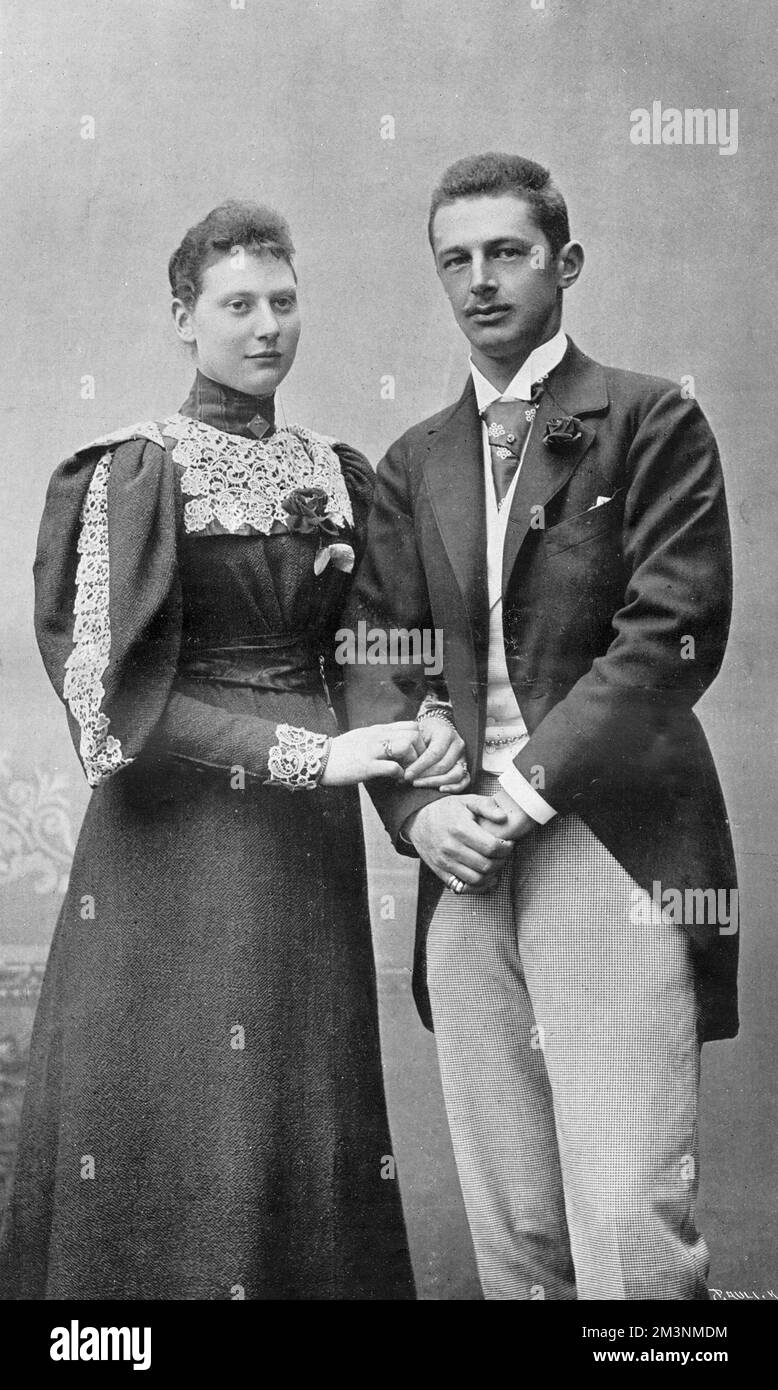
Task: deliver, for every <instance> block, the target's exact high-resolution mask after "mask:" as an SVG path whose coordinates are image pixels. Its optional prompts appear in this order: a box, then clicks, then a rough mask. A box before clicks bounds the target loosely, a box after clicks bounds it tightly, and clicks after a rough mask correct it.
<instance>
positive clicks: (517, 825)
mask: <svg viewBox="0 0 778 1390" xmlns="http://www.w3.org/2000/svg"><path fill="white" fill-rule="evenodd" d="M487 800H490V801H491V802H492V803H493V804H494V805H495V806H496V807H499V809H500V810H501V811H503V812H504V814H505V821H504V822H503V829H501V830H500V835H501V836H502V838H503V839H505V840H514V841H515V840H521V839H523V837H524V836H525V835H529V833H530V831H531V830H537V828H538V823H537V821H536V820H533V819H532V816H528V815H527V813H526V811H522V809H521V807H520V806H519V804H518V802H517V801H514V800H513V797H512V796H509V795H508V793H507V792H506V791H503V789H502V787H498V788H497V791H496V792H495V793H494V795H493V796H491V797H488V798H487ZM489 824H490V822H489V821H487V822H486V823H485V825H484V829H485V830H488V829H489ZM460 877H461V875H460Z"/></svg>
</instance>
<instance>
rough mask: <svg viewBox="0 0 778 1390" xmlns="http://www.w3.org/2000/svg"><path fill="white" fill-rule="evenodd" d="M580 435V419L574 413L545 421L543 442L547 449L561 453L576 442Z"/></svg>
mask: <svg viewBox="0 0 778 1390" xmlns="http://www.w3.org/2000/svg"><path fill="white" fill-rule="evenodd" d="M582 437H583V430H582V429H581V421H580V420H578V419H577V418H576V416H575V415H564V416H557V417H556V418H555V419H554V420H547V421H546V428H545V430H544V432H543V443H544V444H545V446H546V448H547V449H551V450H553V452H554V453H560V454H561V453H563V452H564V450H565V449H570V448H572V446H573V445H574V444H577V443H578V441H579V439H581V438H582Z"/></svg>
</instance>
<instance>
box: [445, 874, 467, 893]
mask: <svg viewBox="0 0 778 1390" xmlns="http://www.w3.org/2000/svg"><path fill="white" fill-rule="evenodd" d="M446 887H447V888H448V889H449V890H450V891H451V892H452V893H464V892H465V890H466V888H467V884H466V883H463V882H462V880H461V878H457V876H456V874H449V876H448V878H447V879H446Z"/></svg>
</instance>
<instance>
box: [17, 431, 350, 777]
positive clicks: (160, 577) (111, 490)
mask: <svg viewBox="0 0 778 1390" xmlns="http://www.w3.org/2000/svg"><path fill="white" fill-rule="evenodd" d="M179 505H180V504H179V501H178V497H177V494H176V490H175V487H174V473H173V469H172V467H171V464H170V460H169V458H168V455H167V453H166V451H165V448H164V444H163V441H162V439H161V438H160V439H159V441H158V442H157V441H155V440H154V439H152V438H149V437H147V436H143V437H131V438H129V439H125V440H123V441H122V442H121V443H119V444H118V445H116V446H115V447H108V448H88V449H85V450H82V451H81V452H80V453H78V454H76V455H74V456H73V457H72V458H70V459H67V460H66V461H65V463H63V464H61V465H60V467H59V468H58V469H57V470H56V472H55V474H54V476H53V478H52V480H51V483H50V484H49V489H48V493H47V497H46V505H45V508H44V513H43V519H42V521H41V527H40V533H39V538H38V550H37V555H36V560H35V567H34V573H35V628H36V635H37V638H38V645H39V647H40V650H41V654H42V656H43V661H44V664H45V666H46V670H47V672H48V675H49V678H50V680H51V682H52V684H53V686H54V688H55V690H56V691H57V694H58V695H59V696H60V699H62V700H63V702H64V703H65V706H66V709H67V714H68V723H69V726H70V730H71V734H72V737H73V742H74V743H75V746H76V750H77V752H78V754H79V757H80V759H81V762H82V764H83V768H84V772H85V773H86V777H87V781H88V782H89V785H90V786H92V787H96V786H98V785H99V784H100V783H101V782H103V781H105V779H106V778H108V777H111V776H113V775H114V774H116V773H119V772H121V771H122V770H123V769H124V768H126V767H128V766H129V765H130V764H131V763H132V762H134V761H135V760H136V759H137V758H138V757H139V756H140V755H141V754H142V753H144V752H147V753H150V754H152V755H153V756H159V755H160V754H162V755H165V756H172V757H177V758H182V759H184V760H185V761H190V762H195V763H199V764H201V765H202V766H204V767H211V768H214V767H216V768H230V767H232V766H234V765H236V764H240V765H241V766H243V767H244V768H245V770H246V772H247V774H248V775H249V776H253V777H257V778H260V779H262V780H263V781H269V782H271V783H272V782H277V783H278V784H279V785H284V786H288V787H291V786H294V787H309V786H311V787H312V786H315V785H316V783H317V780H318V775H319V774H320V770H321V768H320V764H321V762H322V758H323V755H324V753H325V752H326V745H327V743H328V740H327V739H326V738H325V737H323V736H321V735H313V734H309V733H308V731H306V730H297V729H291V730H289V727H288V726H286V725H277V724H276V723H275V722H273V721H271V720H264V719H259V718H247V717H241V716H238V715H234V714H231V713H230V712H229V711H227V710H220V709H218V708H215V707H214V706H213V705H209V704H206V703H205V702H203V701H199V700H196V699H194V698H192V697H191V696H189V695H185V694H183V693H181V692H180V691H178V690H176V689H175V684H174V683H175V678H176V672H177V667H178V656H179V649H180V644H181V588H180V580H179V573H178V562H177V548H176V536H177V508H178V506H179Z"/></svg>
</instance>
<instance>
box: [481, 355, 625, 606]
mask: <svg viewBox="0 0 778 1390" xmlns="http://www.w3.org/2000/svg"><path fill="white" fill-rule="evenodd" d="M607 409H608V389H607V385H606V382H605V374H604V372H603V370H602V368H601V367H600V366H599V365H598V364H597V363H596V362H593V361H592V360H591V358H589V357H586V356H585V355H584V353H582V352H580V351H579V349H578V348H577V347H576V346H575V344H574V343H573V341H572V339H571V340H570V342H569V345H568V349H567V352H566V353H565V355H564V357H563V358H562V361H561V362H560V364H559V366H558V367H557V368H556V369H555V370H554V371H553V372H552V373H551V376H550V377H549V380H548V383H547V385H546V389H545V391H544V392H543V395H542V397H541V399H540V405H539V407H538V413H537V415H536V416H535V421H534V424H533V426H532V431H531V434H530V437H529V440H528V442H527V448H526V451H525V454H524V461H523V463H522V465H521V471H520V473H519V477H518V481H517V483H516V489H515V491H514V494H513V501H512V503H511V510H510V515H509V517H508V524H507V528H506V533H505V547H504V550H503V566H502V590H503V593H505V592H506V590H507V586H508V581H509V579H510V576H511V573H512V571H513V567H514V565H515V563H516V559H517V556H518V553H519V550H520V549H521V546H522V544H523V543H524V540H525V538H526V536H527V533H528V531H529V530H530V526H531V524H532V522H533V518H535V517H537V518H539V521H535V525H536V526H537V525H538V524H540V525H542V524H543V519H542V513H540V512H538V511H537V510H533V509H537V508H545V507H546V505H547V504H548V503H549V502H550V501H551V499H552V497H554V496H555V495H556V493H557V492H558V491H559V489H560V488H561V487H564V485H565V483H566V482H567V480H568V478H569V477H570V476H571V474H572V473H573V472H574V470H575V469H576V468H577V467H578V465H579V463H580V462H581V459H582V458H583V456H584V454H585V453H586V451H587V449H588V448H589V446H590V444H591V442H592V440H593V439H594V437H595V432H596V431H595V428H594V426H593V425H591V424H590V423H588V422H587V421H586V420H585V419H583V418H582V417H584V416H587V415H595V414H602V413H604V412H605V411H606V410H607ZM567 415H575V416H576V418H577V419H578V420H579V421H580V426H581V438H580V439H579V440H577V441H576V443H575V444H574V445H571V446H570V447H569V448H565V449H562V450H560V451H554V450H553V449H549V448H548V447H547V445H545V444H544V443H543V435H544V433H545V428H546V425H547V423H548V421H549V420H552V419H554V418H555V417H559V416H567Z"/></svg>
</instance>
